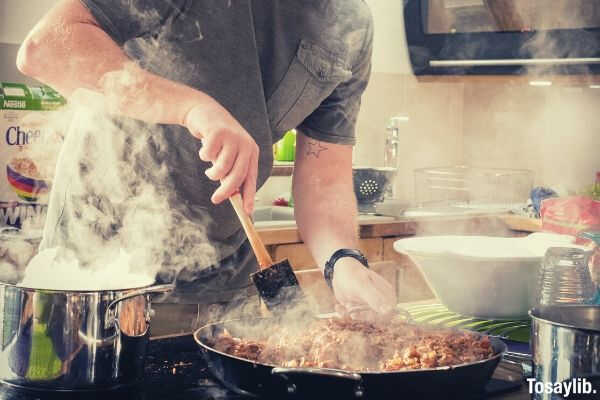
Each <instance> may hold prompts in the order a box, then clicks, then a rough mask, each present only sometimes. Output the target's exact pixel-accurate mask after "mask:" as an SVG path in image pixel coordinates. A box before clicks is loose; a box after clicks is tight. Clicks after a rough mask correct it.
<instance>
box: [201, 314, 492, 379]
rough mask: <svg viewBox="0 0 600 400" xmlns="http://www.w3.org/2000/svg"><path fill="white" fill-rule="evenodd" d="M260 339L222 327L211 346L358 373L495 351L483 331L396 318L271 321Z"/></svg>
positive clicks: (278, 362)
mask: <svg viewBox="0 0 600 400" xmlns="http://www.w3.org/2000/svg"><path fill="white" fill-rule="evenodd" d="M265 331H268V332H270V333H269V334H268V335H266V336H265V337H261V338H252V339H250V338H243V337H233V336H232V335H231V334H230V333H229V332H227V331H224V332H223V333H222V334H220V335H219V336H218V337H216V338H215V339H214V342H213V343H211V346H212V347H213V348H214V349H215V350H217V351H221V352H224V353H227V354H231V355H234V356H237V357H241V358H244V359H247V360H250V361H255V362H259V363H262V364H268V365H273V366H282V367H305V368H309V367H310V368H335V369H342V370H347V371H357V372H361V371H362V372H375V371H378V372H381V371H402V370H412V369H423V368H436V367H443V366H450V365H458V364H464V363H471V362H475V361H479V360H485V359H488V358H490V357H492V356H493V355H494V351H493V348H492V345H491V343H490V340H489V338H488V337H487V336H484V335H480V334H477V333H471V332H465V331H459V330H453V329H447V328H432V327H425V326H419V325H415V324H412V323H407V322H405V321H400V320H392V321H385V322H379V323H373V322H364V321H354V320H351V319H345V318H330V319H321V320H318V319H317V320H314V321H312V322H310V323H309V324H308V325H307V326H306V327H305V328H304V329H298V328H297V327H295V328H293V329H290V328H288V327H285V326H270V327H269V328H268V329H265Z"/></svg>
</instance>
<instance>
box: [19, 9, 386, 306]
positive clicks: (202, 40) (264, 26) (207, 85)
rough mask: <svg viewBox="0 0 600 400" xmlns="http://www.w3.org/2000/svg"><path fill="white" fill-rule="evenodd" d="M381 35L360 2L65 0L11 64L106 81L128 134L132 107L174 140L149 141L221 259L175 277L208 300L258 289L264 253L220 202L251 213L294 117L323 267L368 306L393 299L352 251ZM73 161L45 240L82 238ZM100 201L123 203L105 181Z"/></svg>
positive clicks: (65, 88) (40, 75)
mask: <svg viewBox="0 0 600 400" xmlns="http://www.w3.org/2000/svg"><path fill="white" fill-rule="evenodd" d="M372 34H373V27H372V20H371V17H370V13H369V11H368V8H367V6H366V4H365V3H364V2H363V1H360V0H302V1H300V0H228V1H226V0H202V1H189V0H169V1H164V0H62V1H61V2H60V3H58V4H57V5H56V6H55V7H54V8H53V9H52V10H51V11H50V12H49V13H48V14H47V15H45V16H44V17H43V18H42V20H41V21H40V22H39V23H38V24H37V25H36V26H35V27H34V29H33V30H32V31H31V32H30V33H29V35H28V37H27V39H26V40H25V42H24V43H23V45H22V46H21V49H20V51H19V54H18V59H17V65H18V68H19V69H20V70H21V71H22V72H23V73H24V74H26V75H29V76H31V77H33V78H36V79H38V80H39V81H41V82H44V83H46V84H48V85H50V86H52V87H53V88H55V89H57V90H58V91H59V92H61V94H63V95H64V96H66V97H67V98H69V97H71V96H72V95H74V93H76V92H77V91H78V90H79V89H82V88H83V89H88V90H91V91H93V92H95V93H98V94H100V95H102V96H103V97H102V99H103V100H102V101H103V102H104V105H105V107H106V108H107V109H108V110H109V112H110V113H111V114H113V116H114V118H116V119H118V120H119V121H121V122H120V124H121V126H122V129H123V132H124V135H125V133H127V134H129V132H128V129H129V130H131V131H132V130H133V128H132V127H135V126H136V125H135V124H132V123H131V121H138V122H141V123H145V124H147V125H146V126H150V127H151V129H153V132H156V134H157V135H160V137H161V138H162V140H164V142H161V145H154V146H149V148H148V152H149V154H152V155H153V156H154V158H155V159H160V162H161V163H162V164H161V165H166V169H167V171H168V174H169V182H170V183H169V184H170V185H172V189H173V195H172V196H171V197H170V204H171V206H172V207H173V209H176V210H178V212H179V215H181V216H183V217H184V219H185V222H186V223H191V224H197V226H200V225H201V224H204V225H205V224H206V221H205V219H203V218H201V215H204V214H205V213H208V214H209V215H210V217H211V220H212V223H211V224H210V226H209V228H208V237H209V239H210V242H211V244H212V245H213V246H214V247H215V248H216V249H217V253H218V255H219V260H220V261H219V262H218V263H216V264H215V265H212V266H208V265H196V266H195V267H198V268H195V270H194V271H199V272H197V273H196V272H192V274H195V275H194V279H192V281H193V282H192V283H190V284H188V285H185V284H181V285H180V287H179V288H178V290H179V291H180V294H181V296H182V298H185V294H186V293H187V294H190V295H191V296H192V297H193V298H194V300H193V302H198V303H201V304H206V305H208V304H228V303H229V302H231V300H232V299H233V298H236V297H241V298H247V297H248V295H252V294H253V293H255V292H253V290H254V289H253V288H252V287H251V286H250V283H249V280H248V276H249V274H250V273H252V272H254V271H256V268H257V267H256V260H255V258H254V257H253V255H252V253H251V250H250V248H249V246H248V244H247V240H246V238H245V235H244V233H243V231H242V230H241V227H240V224H239V221H238V219H237V217H236V216H235V214H234V211H233V209H232V208H231V206H230V205H229V203H228V202H227V201H226V200H227V199H228V198H229V197H230V196H231V195H232V194H234V193H236V192H237V191H240V193H241V194H242V197H243V200H244V208H245V210H246V212H248V213H251V212H252V210H253V206H254V204H253V203H254V197H255V192H256V190H257V187H260V186H261V185H262V184H263V183H264V182H265V180H266V179H267V178H268V176H269V174H270V171H271V168H272V162H273V158H272V151H271V148H272V144H273V143H274V142H275V141H277V140H278V139H280V138H281V137H282V135H283V133H284V132H286V131H288V130H289V129H292V128H298V130H299V132H300V133H299V134H298V136H297V156H296V163H295V169H294V177H293V196H294V200H295V210H294V211H295V217H296V221H297V224H298V228H299V230H300V234H301V236H302V238H303V241H304V242H305V243H306V244H307V245H308V247H309V249H310V251H311V253H312V255H313V257H314V258H315V260H316V261H317V263H318V265H320V266H321V268H322V269H324V268H325V265H326V262H327V261H331V263H330V265H333V268H332V267H328V271H327V274H326V275H327V277H328V278H330V284H331V286H332V289H333V291H334V293H335V296H336V299H337V301H338V302H339V304H340V305H341V306H342V307H343V308H344V309H345V310H346V311H348V312H350V313H353V314H354V315H356V316H359V317H360V315H359V314H364V311H365V309H368V310H370V311H369V312H370V313H372V312H375V313H379V314H385V313H387V312H389V311H390V310H391V309H392V308H393V307H394V302H395V296H394V293H393V289H392V287H391V285H389V284H388V283H387V282H386V281H385V280H384V279H383V278H382V277H381V276H379V275H378V274H376V273H375V272H373V271H371V270H370V269H368V268H365V266H364V265H363V263H361V262H360V261H359V258H360V254H358V252H356V251H355V250H354V249H356V247H357V226H356V219H357V218H356V216H357V209H356V200H355V197H354V192H353V184H352V145H353V144H354V142H355V124H356V117H357V113H358V110H359V107H360V97H361V95H362V92H363V91H364V89H365V87H366V85H367V82H368V79H369V73H370V66H371V64H370V58H371V50H372ZM101 134H102V132H98V135H101ZM131 134H134V132H131ZM198 139H200V140H198ZM149 142H152V141H149ZM152 143H154V142H152ZM68 147H69V146H68V141H67V142H66V143H65V148H64V149H63V151H64V152H66V151H69V148H68ZM71 151H74V150H72V149H71ZM198 156H199V157H198ZM63 172H64V173H63ZM66 172H67V171H61V167H60V164H59V166H58V168H57V172H56V177H55V181H54V183H53V185H54V187H53V193H52V196H51V200H50V206H49V211H48V217H47V221H46V227H45V230H44V243H43V246H46V247H52V246H59V245H64V244H65V243H64V242H69V241H73V240H74V238H70V237H68V235H65V234H64V230H65V227H68V226H69V225H73V224H78V223H83V222H82V221H84V219H81V218H79V217H80V216H79V215H78V213H77V203H76V202H75V200H74V199H75V197H76V196H74V195H72V193H70V192H69V186H70V184H71V182H65V181H66V180H73V179H78V178H80V175H81V174H84V173H85V168H84V167H81V168H80V171H79V172H78V174H79V175H77V174H75V175H74V174H73V172H72V171H69V174H67V173H66ZM67 177H69V178H67ZM61 180H62V181H61ZM102 199H104V200H102V201H96V203H97V204H96V203H94V204H95V205H96V208H97V210H98V214H99V215H102V216H103V217H104V216H106V214H107V213H115V215H118V213H116V212H115V211H114V209H115V207H114V206H108V205H107V204H111V201H113V200H114V199H111V198H110V194H107V195H106V196H105V197H102ZM111 215H112V214H111ZM204 225H203V226H204ZM107 226H108V227H109V228H110V229H113V230H118V229H119V228H118V223H116V222H115V221H113V223H110V224H108V225H107ZM345 249H349V251H348V250H345ZM82 253H83V252H82ZM333 271H335V273H333V274H331V273H332V272H333ZM188 272H189V271H188ZM331 275H332V278H331ZM194 295H195V296H194ZM180 301H186V300H180Z"/></svg>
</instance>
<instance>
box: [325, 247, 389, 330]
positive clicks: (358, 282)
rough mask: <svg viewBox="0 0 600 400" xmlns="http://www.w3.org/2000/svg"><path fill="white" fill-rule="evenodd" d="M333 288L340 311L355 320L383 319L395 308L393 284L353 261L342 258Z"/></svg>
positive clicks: (334, 278)
mask: <svg viewBox="0 0 600 400" xmlns="http://www.w3.org/2000/svg"><path fill="white" fill-rule="evenodd" d="M332 285H333V291H334V293H335V297H336V299H337V301H338V302H339V304H340V306H341V309H338V311H340V312H342V313H345V314H349V315H350V316H351V317H352V318H355V319H373V318H377V317H381V316H383V315H387V314H389V313H391V312H392V311H393V310H394V308H395V306H396V294H395V293H394V289H393V287H392V285H390V284H389V283H388V282H387V281H386V280H385V279H384V278H383V277H382V276H381V275H379V274H377V273H376V272H374V271H372V270H370V269H367V268H365V267H364V266H363V265H362V264H361V263H360V262H358V261H357V260H354V259H352V258H342V259H340V260H339V261H338V262H337V263H336V265H335V271H334V273H333V282H332ZM376 314H379V315H376Z"/></svg>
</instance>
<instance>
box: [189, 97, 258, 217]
mask: <svg viewBox="0 0 600 400" xmlns="http://www.w3.org/2000/svg"><path fill="white" fill-rule="evenodd" d="M184 125H185V126H186V127H187V128H188V129H189V131H190V133H191V134H192V135H193V136H194V137H196V138H198V139H201V140H202V149H201V150H200V153H199V155H200V159H201V160H203V161H206V162H212V164H213V165H212V167H210V168H208V169H207V170H206V176H208V177H209V178H210V179H212V180H213V181H221V186H220V187H219V188H218V189H217V190H216V191H215V192H214V193H213V195H212V198H211V201H212V202H213V203H215V204H219V203H221V202H222V201H223V200H227V199H228V198H229V197H231V196H232V195H233V194H235V193H236V192H237V191H240V192H241V194H242V198H243V199H244V209H245V210H246V212H247V213H248V214H251V213H252V210H253V209H254V196H255V193H256V179H257V176H258V151H259V149H258V145H257V144H256V142H255V141H254V139H253V138H252V136H250V134H249V133H248V132H247V131H246V130H245V129H244V128H243V127H242V126H241V125H240V123H239V122H238V121H237V120H236V119H235V118H234V117H233V116H232V115H231V114H230V113H229V112H228V111H227V110H226V109H225V108H223V107H222V106H221V105H220V104H218V103H217V102H216V101H214V104H211V105H206V104H202V105H199V106H195V107H193V108H192V109H191V110H190V111H189V112H188V113H187V115H186V117H185V121H184Z"/></svg>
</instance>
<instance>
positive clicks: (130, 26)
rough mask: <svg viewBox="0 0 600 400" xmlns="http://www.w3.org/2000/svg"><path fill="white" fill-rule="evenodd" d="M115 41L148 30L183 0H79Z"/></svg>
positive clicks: (176, 7) (125, 40)
mask: <svg viewBox="0 0 600 400" xmlns="http://www.w3.org/2000/svg"><path fill="white" fill-rule="evenodd" d="M80 1H81V3H82V4H83V5H84V6H85V7H86V8H87V9H88V10H89V11H90V13H91V14H92V16H93V17H94V18H95V19H96V21H97V22H98V25H99V26H100V28H101V29H102V30H104V31H105V32H106V33H107V34H108V35H109V36H110V37H111V38H112V39H113V40H114V41H115V42H117V43H118V44H119V45H123V44H124V43H125V42H127V41H128V40H130V39H133V38H136V37H140V36H144V35H147V34H150V33H152V32H153V31H155V30H156V29H157V28H158V27H160V26H161V25H162V24H164V23H165V21H166V20H167V19H168V18H169V17H170V16H171V15H173V13H174V12H176V11H178V10H180V9H181V7H182V6H183V3H184V2H185V0H169V1H166V0H80Z"/></svg>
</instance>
